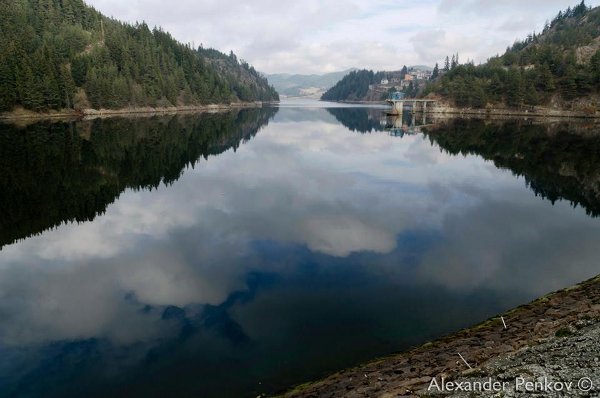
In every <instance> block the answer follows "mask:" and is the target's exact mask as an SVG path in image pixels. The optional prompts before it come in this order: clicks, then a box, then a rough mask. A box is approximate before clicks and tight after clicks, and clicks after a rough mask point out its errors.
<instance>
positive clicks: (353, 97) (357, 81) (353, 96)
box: [321, 65, 433, 101]
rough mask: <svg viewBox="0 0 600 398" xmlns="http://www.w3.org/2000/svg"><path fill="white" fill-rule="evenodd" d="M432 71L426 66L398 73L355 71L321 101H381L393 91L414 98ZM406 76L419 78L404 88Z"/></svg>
mask: <svg viewBox="0 0 600 398" xmlns="http://www.w3.org/2000/svg"><path fill="white" fill-rule="evenodd" d="M432 70H433V69H432V68H430V67H428V66H424V65H415V66H410V67H406V66H403V67H402V69H400V70H397V71H380V72H373V71H372V70H366V69H363V70H355V71H352V72H351V73H349V74H347V75H346V76H344V77H343V78H342V79H341V80H340V81H339V82H337V83H336V84H335V85H334V86H333V87H331V88H330V89H329V90H327V91H326V92H325V93H324V94H323V95H322V96H321V99H322V100H326V101H381V100H382V99H385V98H387V97H388V95H389V93H390V92H391V91H403V92H404V93H405V94H406V95H407V96H414V95H416V94H417V91H418V90H417V88H418V87H420V86H423V85H424V83H423V80H424V79H426V78H425V77H423V76H429V75H430V74H431V73H430V72H431V71H432ZM406 75H411V76H417V77H415V78H414V82H411V83H410V84H409V85H405V86H403V84H402V83H401V81H402V79H404V77H405V76H406ZM427 78H428V77H427ZM418 79H419V80H418ZM417 80H418V81H417Z"/></svg>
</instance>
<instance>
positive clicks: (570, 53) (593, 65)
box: [422, 1, 600, 108]
mask: <svg viewBox="0 0 600 398" xmlns="http://www.w3.org/2000/svg"><path fill="white" fill-rule="evenodd" d="M599 36H600V8H595V9H591V8H589V7H588V6H587V5H586V4H585V2H584V1H582V2H581V3H579V4H578V5H577V6H576V7H573V8H568V9H567V10H566V11H564V12H563V11H561V12H559V14H558V15H557V16H556V17H555V18H554V19H553V20H552V21H551V22H547V23H546V25H545V27H544V30H543V31H542V32H541V33H540V34H536V33H533V34H530V35H529V36H528V37H527V38H526V39H524V40H522V41H517V42H515V43H514V44H513V45H512V46H511V47H509V48H507V50H506V52H505V53H504V54H503V55H501V56H496V57H493V58H491V59H489V60H488V61H487V62H486V63H485V64H483V65H474V63H473V62H468V63H466V64H460V63H459V61H458V55H457V56H456V57H454V56H453V59H452V61H449V59H448V58H446V62H445V66H444V69H443V70H442V69H440V68H439V67H437V65H436V68H435V69H434V75H436V78H435V79H434V80H433V81H432V82H430V84H428V85H427V87H426V88H425V90H424V92H423V93H422V94H423V95H428V94H430V93H436V94H441V95H443V96H445V97H447V98H450V99H451V100H453V101H454V102H455V103H456V105H458V106H465V107H474V108H482V107H485V106H486V105H487V104H488V103H504V104H506V105H508V106H511V107H524V106H535V105H544V104H547V103H549V102H550V101H551V100H552V99H555V98H557V96H558V97H559V98H560V99H561V100H563V101H567V102H568V101H572V100H574V99H576V98H579V97H583V96H586V95H589V94H592V93H597V92H598V91H600V51H595V52H593V53H587V54H586V53H582V52H581V51H578V49H579V48H581V47H583V46H587V45H589V44H590V43H592V42H593V41H594V39H596V38H598V37H599Z"/></svg>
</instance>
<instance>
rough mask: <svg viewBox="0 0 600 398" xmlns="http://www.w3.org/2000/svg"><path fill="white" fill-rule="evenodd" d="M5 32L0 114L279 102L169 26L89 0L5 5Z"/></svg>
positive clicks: (0, 5)
mask: <svg viewBox="0 0 600 398" xmlns="http://www.w3.org/2000/svg"><path fill="white" fill-rule="evenodd" d="M0 32H1V33H2V40H1V41H0V54H2V57H1V58H0V111H10V110H12V109H14V108H15V107H17V106H21V107H23V108H26V109H30V110H33V111H46V110H51V109H62V108H86V107H93V108H97V109H99V108H122V107H128V106H177V105H200V104H208V103H228V102H231V101H236V100H244V101H253V100H276V99H278V96H277V93H276V92H275V90H273V89H272V87H270V86H269V85H268V83H267V82H266V80H265V79H262V78H259V77H260V76H258V74H256V73H252V72H251V71H250V73H251V75H252V78H250V79H246V80H245V81H243V82H241V81H238V80H236V79H235V78H233V77H232V74H231V73H226V72H224V71H222V70H218V69H217V68H215V67H214V66H213V65H212V64H211V63H210V62H208V61H207V60H206V59H205V58H204V57H202V54H201V53H200V52H199V51H197V50H195V49H193V48H191V46H189V45H185V44H182V43H179V42H177V41H176V40H175V39H173V37H172V36H171V35H170V34H169V33H167V32H165V31H163V30H162V29H160V28H154V29H150V27H149V26H148V25H147V24H145V23H136V24H135V25H132V24H126V23H122V22H119V21H117V20H114V19H111V18H107V17H105V16H103V15H102V14H101V13H99V12H98V11H96V10H95V9H93V8H92V7H89V6H87V5H86V4H85V3H84V2H83V1H82V0H4V1H2V2H0ZM238 68H239V70H244V69H245V70H248V69H249V66H248V65H238Z"/></svg>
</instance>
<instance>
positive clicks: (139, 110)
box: [0, 102, 263, 122]
mask: <svg viewBox="0 0 600 398" xmlns="http://www.w3.org/2000/svg"><path fill="white" fill-rule="evenodd" d="M262 106H263V103H262V102H234V103H231V104H210V105H198V106H173V107H165V108H152V107H131V108H123V109H80V110H75V109H65V110H61V111H50V112H33V111H29V110H26V109H22V108H21V109H16V110H14V111H12V112H5V113H0V120H6V121H8V122H11V121H20V120H27V119H29V120H51V119H73V118H75V119H78V118H85V119H94V118H98V117H111V116H129V115H164V114H174V113H203V112H223V111H228V110H231V109H240V108H260V107H262Z"/></svg>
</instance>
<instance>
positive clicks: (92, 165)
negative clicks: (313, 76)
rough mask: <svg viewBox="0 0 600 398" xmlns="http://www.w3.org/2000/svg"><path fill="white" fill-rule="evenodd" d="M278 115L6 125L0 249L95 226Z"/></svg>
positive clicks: (1, 136) (0, 138)
mask: <svg viewBox="0 0 600 398" xmlns="http://www.w3.org/2000/svg"><path fill="white" fill-rule="evenodd" d="M276 112H277V110H276V109H273V108H266V109H248V110H242V111H239V112H232V113H227V114H214V115H208V114H206V115H201V116H197V115H188V116H172V117H161V118H151V119H133V120H132V119H105V120H102V119H98V120H95V121H93V122H74V123H55V124H50V123H40V124H35V125H31V126H28V127H25V128H18V127H15V126H9V125H0V176H1V177H0V203H2V206H1V207H0V247H2V246H3V245H6V244H9V243H12V242H14V241H16V240H18V239H22V238H26V237H28V236H31V235H34V234H38V233H41V232H42V231H44V230H46V229H48V228H52V227H54V226H57V225H60V224H61V223H63V222H68V221H86V220H92V219H93V218H95V217H96V215H98V214H100V213H102V212H104V211H105V210H106V207H107V206H108V205H109V204H110V203H112V202H113V201H114V200H115V199H116V198H117V197H118V196H119V195H120V193H121V192H123V191H124V190H125V189H127V188H133V189H146V188H154V187H157V186H159V185H160V184H161V182H162V183H165V184H171V183H173V182H174V181H176V180H177V179H178V178H179V177H180V176H181V173H182V171H183V169H184V168H185V167H186V166H188V165H192V166H193V165H194V164H195V162H196V161H197V160H198V159H199V158H200V157H205V158H206V157H208V156H209V155H215V154H219V153H222V152H224V151H226V150H227V149H229V148H237V147H238V146H239V144H240V142H244V141H245V140H248V139H250V138H252V137H253V136H254V135H255V134H256V133H257V132H258V130H259V129H260V127H261V126H264V125H265V124H266V123H268V121H269V119H270V118H271V117H272V116H274V114H275V113H276Z"/></svg>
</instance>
